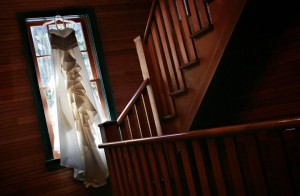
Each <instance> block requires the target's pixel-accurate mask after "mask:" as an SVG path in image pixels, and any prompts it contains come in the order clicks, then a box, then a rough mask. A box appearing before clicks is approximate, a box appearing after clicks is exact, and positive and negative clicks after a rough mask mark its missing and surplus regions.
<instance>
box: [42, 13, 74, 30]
mask: <svg viewBox="0 0 300 196" xmlns="http://www.w3.org/2000/svg"><path fill="white" fill-rule="evenodd" d="M57 21H61V22H62V23H63V24H64V23H66V22H67V23H71V24H75V22H74V21H72V20H66V19H64V18H63V17H61V16H60V15H56V16H55V18H54V19H53V20H50V21H47V22H45V23H44V24H43V25H42V27H43V28H44V29H47V26H48V25H49V24H52V23H55V25H56V27H57V29H58V26H57Z"/></svg>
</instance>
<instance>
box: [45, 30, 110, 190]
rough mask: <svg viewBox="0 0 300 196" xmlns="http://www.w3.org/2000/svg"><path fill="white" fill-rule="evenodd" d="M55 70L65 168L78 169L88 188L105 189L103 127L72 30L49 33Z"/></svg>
mask: <svg viewBox="0 0 300 196" xmlns="http://www.w3.org/2000/svg"><path fill="white" fill-rule="evenodd" d="M48 35H49V39H50V44H51V62H52V70H54V80H55V91H56V92H55V93H56V105H57V118H58V119H57V120H58V128H59V139H60V159H61V165H62V166H65V167H69V168H74V177H75V179H78V180H82V181H84V183H85V184H86V186H87V187H88V186H94V187H98V186H101V185H104V184H105V183H106V182H105V179H106V177H107V175H108V169H107V165H106V159H105V154H104V152H103V150H101V149H98V147H97V145H98V144H99V143H101V135H100V132H99V131H98V128H97V125H98V124H99V123H100V116H99V112H97V109H96V107H95V106H96V105H95V101H94V97H93V94H92V89H91V86H90V82H89V78H88V74H87V70H86V67H85V64H84V61H83V58H82V54H81V52H80V50H79V47H78V42H77V39H76V36H75V31H74V29H72V28H65V29H62V30H59V29H58V30H56V29H51V30H49V31H48Z"/></svg>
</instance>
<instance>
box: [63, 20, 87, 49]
mask: <svg viewBox="0 0 300 196" xmlns="http://www.w3.org/2000/svg"><path fill="white" fill-rule="evenodd" d="M67 27H69V28H73V29H74V30H75V35H76V38H77V42H78V46H79V49H80V51H82V50H86V45H85V41H84V36H83V32H82V27H81V23H75V24H67Z"/></svg>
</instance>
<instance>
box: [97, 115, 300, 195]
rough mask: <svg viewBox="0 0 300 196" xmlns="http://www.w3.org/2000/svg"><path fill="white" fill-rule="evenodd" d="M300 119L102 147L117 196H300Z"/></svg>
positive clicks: (106, 144) (214, 129) (167, 136)
mask: <svg viewBox="0 0 300 196" xmlns="http://www.w3.org/2000/svg"><path fill="white" fill-rule="evenodd" d="M299 128H300V118H294V119H283V120H273V121H266V122H259V123H252V124H244V125H236V126H228V127H221V128H213V129H206V130H198V131H191V132H188V133H182V134H174V135H164V136H159V137H152V138H145V139H136V140H129V141H119V142H110V143H104V144H101V145H99V148H103V149H104V150H105V152H106V156H107V160H108V166H109V172H110V179H111V185H112V190H113V194H114V195H170V196H173V195H179V196H180V195H205V196H206V195H241V196H243V195H299V193H300V188H299V186H298V185H299V182H300V168H299V166H300V159H299V154H300V132H299Z"/></svg>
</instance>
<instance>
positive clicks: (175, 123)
mask: <svg viewBox="0 0 300 196" xmlns="http://www.w3.org/2000/svg"><path fill="white" fill-rule="evenodd" d="M245 3H246V2H245V1H243V0H240V1H239V0H228V1H224V0H214V1H201V0H197V1H196V0H195V1H192V0H185V1H184V0H182V1H181V0H177V1H173V0H157V1H154V2H153V5H152V9H151V14H150V17H149V20H148V23H147V28H146V32H145V34H144V35H143V37H141V36H139V37H137V38H136V39H135V40H134V41H135V44H136V47H137V53H138V56H139V60H140V64H141V70H142V74H143V77H144V82H143V83H142V84H141V86H140V87H139V89H138V90H137V92H136V93H135V95H134V96H133V98H132V99H131V101H130V102H129V103H128V105H127V106H126V108H125V109H124V111H123V112H122V113H121V115H120V116H119V118H118V119H117V120H116V121H112V122H106V123H103V124H101V125H99V127H100V131H101V135H102V138H103V142H104V143H103V144H101V145H99V148H103V149H104V150H105V154H106V157H107V164H108V167H109V172H110V181H111V186H112V191H113V194H114V195H130V196H131V195H150V196H152V195H170V196H173V195H178V196H181V195H193V196H194V195H207V196H210V195H239V196H240V195H242V196H243V195H251V196H252V195H257V196H262V195H263V196H265V195H299V194H300V189H299V187H300V186H299V183H300V169H299V165H300V159H299V153H300V145H299V144H300V142H299V141H300V134H299V133H300V132H299V129H300V120H299V119H300V118H299V117H298V116H296V117H294V118H282V119H275V120H268V121H262V122H256V123H245V124H240V125H234V126H226V127H219V128H211V129H202V130H194V131H189V129H190V125H191V123H192V121H193V119H194V116H195V114H196V113H197V110H198V108H199V105H200V104H201V102H202V100H203V98H204V95H205V94H206V91H207V89H208V86H209V84H210V82H211V80H212V77H213V76H214V74H215V71H216V69H217V67H218V65H219V62H220V59H221V57H222V55H223V52H224V50H225V48H226V45H227V43H228V41H229V39H230V37H231V34H232V32H233V29H234V27H235V25H236V23H237V21H238V19H239V16H240V14H241V12H242V10H243V7H244V5H245Z"/></svg>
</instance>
